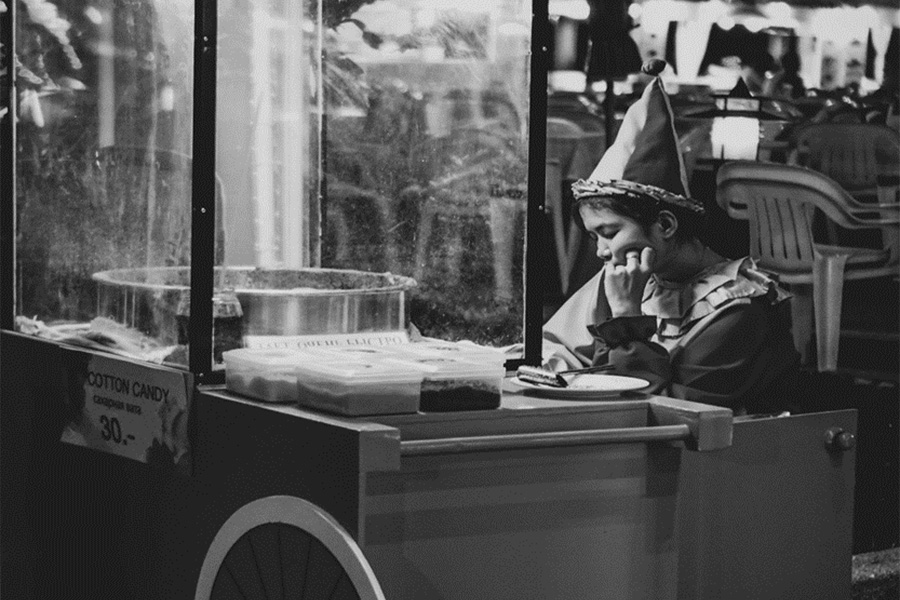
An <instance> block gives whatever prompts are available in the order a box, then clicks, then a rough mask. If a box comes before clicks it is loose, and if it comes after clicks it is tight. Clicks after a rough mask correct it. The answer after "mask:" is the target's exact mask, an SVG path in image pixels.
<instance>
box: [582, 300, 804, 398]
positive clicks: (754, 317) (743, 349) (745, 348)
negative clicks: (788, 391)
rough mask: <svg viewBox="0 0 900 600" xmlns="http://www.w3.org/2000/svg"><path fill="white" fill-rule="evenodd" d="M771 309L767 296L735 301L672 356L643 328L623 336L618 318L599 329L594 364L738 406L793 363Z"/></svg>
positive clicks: (664, 390)
mask: <svg viewBox="0 0 900 600" xmlns="http://www.w3.org/2000/svg"><path fill="white" fill-rule="evenodd" d="M771 312H772V307H770V306H768V305H767V304H766V302H765V300H764V299H762V298H760V299H753V300H748V301H746V302H736V303H734V304H732V305H731V306H729V307H728V308H726V309H724V310H722V311H721V312H719V313H717V314H716V315H715V317H713V318H712V319H711V320H710V321H709V322H708V323H706V324H704V325H703V326H702V327H703V328H702V329H701V330H698V332H697V333H696V335H693V336H691V339H690V341H689V342H687V343H686V344H685V345H684V346H679V347H676V348H675V349H674V350H673V351H672V353H671V355H670V354H669V353H668V352H666V350H665V349H664V348H663V347H662V346H660V345H658V344H655V343H653V342H651V341H650V340H649V336H648V337H643V334H644V333H646V330H644V331H641V330H640V328H639V327H635V326H632V327H631V329H630V330H629V331H631V335H622V333H623V330H622V329H621V328H616V327H615V326H613V321H615V320H616V319H613V320H611V321H609V322H608V323H607V324H604V325H605V326H606V329H603V328H596V329H595V330H594V331H595V333H596V334H597V340H598V343H597V346H596V352H595V356H594V360H595V364H601V363H604V362H608V363H610V364H613V365H615V367H616V370H617V371H619V372H621V373H623V374H628V375H634V376H635V377H641V378H643V379H647V380H648V381H650V383H651V387H650V389H649V391H651V392H652V393H659V394H666V395H671V396H673V397H676V398H684V399H686V400H693V401H696V402H703V403H706V404H713V405H718V406H725V407H728V408H732V409H735V410H738V409H740V408H742V407H744V406H745V404H747V403H748V402H750V400H751V399H752V398H758V397H759V396H761V395H763V394H764V392H763V390H768V389H771V388H770V386H771V384H772V383H773V382H774V381H775V379H776V378H777V377H778V375H780V374H782V373H784V372H785V369H786V367H788V366H789V365H790V364H791V363H792V359H793V347H787V346H786V345H785V344H786V343H788V342H789V339H787V338H783V339H779V338H778V337H777V336H776V335H774V333H775V331H774V330H773V327H774V324H773V318H772V314H771ZM628 319H640V317H628ZM698 326H700V325H698ZM617 335H618V336H619V337H618V338H617V337H616V336H617ZM751 403H752V402H751Z"/></svg>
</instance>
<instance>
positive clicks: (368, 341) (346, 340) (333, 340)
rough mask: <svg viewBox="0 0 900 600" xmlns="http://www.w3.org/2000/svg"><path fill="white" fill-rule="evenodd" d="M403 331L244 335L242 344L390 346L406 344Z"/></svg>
mask: <svg viewBox="0 0 900 600" xmlns="http://www.w3.org/2000/svg"><path fill="white" fill-rule="evenodd" d="M408 342H409V335H408V334H407V333H406V332H405V331H365V332H360V333H333V334H319V335H245V336H244V346H245V347H246V348H251V349H254V350H273V349H288V350H310V349H315V348H328V347H334V346H392V345H394V344H406V343H408Z"/></svg>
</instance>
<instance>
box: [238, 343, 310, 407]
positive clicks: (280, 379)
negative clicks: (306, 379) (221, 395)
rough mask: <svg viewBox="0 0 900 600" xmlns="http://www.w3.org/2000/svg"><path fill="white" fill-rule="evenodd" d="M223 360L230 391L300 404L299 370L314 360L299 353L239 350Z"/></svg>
mask: <svg viewBox="0 0 900 600" xmlns="http://www.w3.org/2000/svg"><path fill="white" fill-rule="evenodd" d="M222 359H223V360H224V361H225V388H226V389H228V390H229V391H231V392H234V393H236V394H241V395H243V396H249V397H250V398H254V399H256V400H262V401H264V402H297V401H298V400H299V398H300V390H299V388H298V386H297V367H298V365H300V364H302V363H304V362H308V361H311V360H314V357H313V356H312V355H311V354H310V353H307V352H303V351H298V350H256V349H249V348H239V349H236V350H228V351H226V352H223V353H222Z"/></svg>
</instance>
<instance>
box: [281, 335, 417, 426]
mask: <svg viewBox="0 0 900 600" xmlns="http://www.w3.org/2000/svg"><path fill="white" fill-rule="evenodd" d="M315 356H316V360H314V361H310V362H308V363H305V364H303V365H300V366H299V367H298V368H297V371H296V374H297V385H298V387H299V390H300V399H299V403H300V405H301V406H307V407H309V408H314V409H318V410H323V411H327V412H333V413H337V414H340V415H348V416H360V415H382V414H400V413H414V412H417V411H418V410H419V396H420V392H421V388H422V378H423V372H422V370H421V369H416V368H412V367H411V366H410V365H408V364H404V363H402V362H400V361H396V360H387V359H385V358H384V357H377V358H375V359H370V360H366V359H361V358H346V359H341V358H340V356H341V355H340V354H339V353H334V352H332V351H330V350H329V351H326V352H321V353H317V354H316V355H315ZM336 357H337V358H336Z"/></svg>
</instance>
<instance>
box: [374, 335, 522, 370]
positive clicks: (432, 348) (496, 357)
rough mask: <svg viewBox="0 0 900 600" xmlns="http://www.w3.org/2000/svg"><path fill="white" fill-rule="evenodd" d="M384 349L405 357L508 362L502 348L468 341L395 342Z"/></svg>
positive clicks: (496, 363) (491, 363)
mask: <svg viewBox="0 0 900 600" xmlns="http://www.w3.org/2000/svg"><path fill="white" fill-rule="evenodd" d="M384 350H385V351H388V352H393V353H394V354H396V355H399V356H401V357H403V358H408V357H410V356H411V357H413V358H423V357H428V358H451V359H459V360H468V361H475V362H483V363H486V364H490V365H499V366H502V365H503V364H504V363H505V362H506V355H505V354H504V353H503V351H502V350H498V349H495V348H490V347H487V346H479V345H477V344H472V343H466V342H447V341H442V340H423V341H419V342H410V343H408V344H394V345H392V346H388V347H385V348H384Z"/></svg>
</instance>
